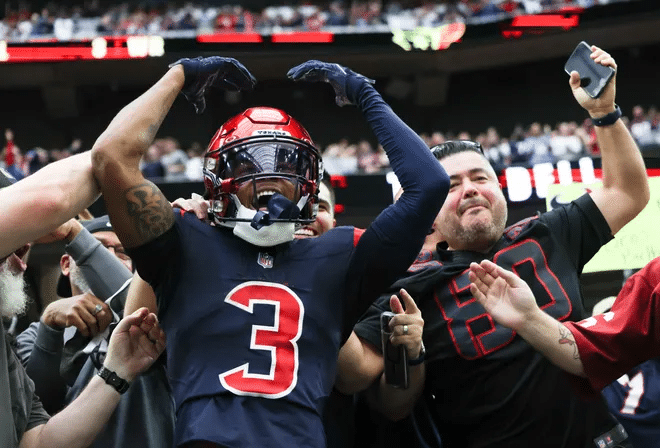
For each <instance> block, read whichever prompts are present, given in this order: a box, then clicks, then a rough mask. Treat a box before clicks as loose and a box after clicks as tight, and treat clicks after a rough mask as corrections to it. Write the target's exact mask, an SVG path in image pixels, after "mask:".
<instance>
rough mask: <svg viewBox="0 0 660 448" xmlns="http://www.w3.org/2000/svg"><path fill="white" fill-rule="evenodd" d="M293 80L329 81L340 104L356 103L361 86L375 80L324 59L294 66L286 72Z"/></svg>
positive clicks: (336, 100)
mask: <svg viewBox="0 0 660 448" xmlns="http://www.w3.org/2000/svg"><path fill="white" fill-rule="evenodd" d="M286 75H287V76H288V77H289V79H291V80H293V81H310V82H319V81H323V82H327V83H329V84H330V85H331V86H332V87H333V88H334V89H335V102H336V103H337V104H338V105H339V106H345V105H347V104H354V102H353V101H354V98H355V95H356V94H357V92H358V90H359V88H360V87H361V86H362V85H363V84H364V83H365V82H368V83H370V84H373V83H374V82H375V81H374V80H373V79H369V78H367V77H366V76H362V75H361V74H359V73H355V72H354V71H353V70H351V69H350V68H346V67H343V66H341V65H339V64H331V63H329V62H322V61H315V60H312V61H307V62H303V63H302V64H300V65H297V66H295V67H293V68H292V69H291V70H289V72H288V73H287V74H286Z"/></svg>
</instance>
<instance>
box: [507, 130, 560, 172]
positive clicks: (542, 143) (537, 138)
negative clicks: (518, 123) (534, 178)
mask: <svg viewBox="0 0 660 448" xmlns="http://www.w3.org/2000/svg"><path fill="white" fill-rule="evenodd" d="M549 143H550V139H549V137H548V136H547V135H545V134H544V133H543V128H542V127H541V123H539V122H535V123H532V125H531V126H530V127H529V130H528V132H527V135H526V136H525V138H524V140H523V141H521V142H519V143H518V145H517V148H518V154H517V158H516V159H515V160H514V161H513V162H514V163H517V164H523V165H526V166H531V165H536V164H538V163H546V162H550V163H552V162H554V158H553V157H552V154H551V153H550V144H549Z"/></svg>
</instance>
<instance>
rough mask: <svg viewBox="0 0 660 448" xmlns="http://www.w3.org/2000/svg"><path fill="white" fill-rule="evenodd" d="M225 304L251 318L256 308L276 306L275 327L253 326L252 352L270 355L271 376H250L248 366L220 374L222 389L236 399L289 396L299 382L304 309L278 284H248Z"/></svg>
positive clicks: (298, 299) (237, 289)
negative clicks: (239, 397)
mask: <svg viewBox="0 0 660 448" xmlns="http://www.w3.org/2000/svg"><path fill="white" fill-rule="evenodd" d="M225 302H227V303H229V304H231V305H234V306H236V307H238V308H240V309H242V310H244V311H246V312H248V313H250V314H252V312H253V311H252V309H253V306H254V305H255V304H267V305H273V306H274V310H275V319H274V320H275V321H274V324H273V326H267V325H253V326H252V336H251V340H250V349H252V350H268V351H270V352H271V364H270V372H269V373H267V374H261V373H250V364H249V363H245V364H243V365H241V366H238V367H236V368H234V369H231V370H228V371H226V372H224V373H221V374H220V375H219V376H220V383H221V384H222V386H223V387H224V388H225V389H227V390H228V391H231V392H233V393H235V394H237V395H250V396H255V397H264V398H281V397H284V396H285V395H288V394H289V393H290V392H291V391H292V390H293V388H294V387H296V383H297V381H298V364H299V361H298V345H297V344H296V341H297V340H298V338H299V337H300V334H301V332H302V322H303V315H304V307H303V303H302V301H301V300H300V298H299V297H298V296H297V295H296V293H294V292H293V291H292V290H290V289H289V288H287V287H286V286H284V285H280V284H278V283H267V282H246V283H242V284H240V285H238V286H237V287H236V288H234V289H233V290H231V292H230V293H229V294H227V297H226V298H225Z"/></svg>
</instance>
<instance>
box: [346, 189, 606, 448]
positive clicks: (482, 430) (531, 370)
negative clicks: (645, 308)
mask: <svg viewBox="0 0 660 448" xmlns="http://www.w3.org/2000/svg"><path fill="white" fill-rule="evenodd" d="M610 238H611V232H610V229H609V226H608V224H607V222H606V221H605V219H604V217H603V216H602V214H601V213H600V211H599V210H598V208H597V207H596V205H595V204H594V202H593V201H592V199H591V198H590V196H588V195H584V196H582V197H581V198H578V199H577V200H576V201H573V202H572V203H570V204H568V205H566V206H563V207H560V208H557V209H554V210H552V211H550V212H547V213H543V214H541V215H539V216H538V217H533V218H529V219H526V220H523V221H521V222H519V223H517V224H515V225H513V226H511V227H509V228H508V229H506V231H505V233H504V235H503V237H502V238H501V239H500V240H499V242H498V243H497V244H496V245H495V247H494V248H493V249H492V250H491V252H490V253H489V254H481V253H474V252H467V251H449V250H443V249H442V248H441V247H439V248H438V250H437V251H435V252H434V253H432V254H431V253H428V252H427V253H422V254H420V256H419V257H418V260H417V261H416V262H415V264H413V266H411V268H410V270H409V272H408V275H407V277H406V278H404V279H401V280H399V281H398V282H396V283H395V284H394V285H393V287H392V291H397V290H398V289H399V288H406V289H407V290H408V292H409V293H410V294H411V295H412V297H413V298H414V299H415V301H416V302H417V304H418V306H419V308H420V310H421V312H422V316H423V318H424V321H425V325H424V343H425V346H426V349H427V353H426V359H427V361H426V386H425V394H427V396H428V397H429V398H428V404H429V409H430V411H429V412H430V413H431V414H432V417H433V420H434V421H435V422H436V424H437V426H438V429H439V432H440V436H441V438H442V443H443V446H445V447H446V448H454V447H460V448H482V447H503V446H504V447H525V448H528V447H531V446H543V447H553V448H562V447H564V448H574V447H593V446H594V445H593V443H594V442H593V439H594V438H595V437H596V436H598V435H600V434H603V433H605V432H607V431H609V430H610V429H612V428H613V426H615V425H616V422H615V420H614V419H613V418H612V417H611V416H610V415H609V413H608V410H607V407H606V405H605V403H604V400H602V398H601V399H600V400H599V399H592V400H591V401H586V400H585V399H583V398H580V397H578V395H577V394H576V393H575V391H574V390H572V389H571V384H572V383H571V381H570V379H569V377H568V375H566V374H565V373H563V372H562V371H561V370H560V369H559V368H558V367H556V366H554V365H553V364H552V363H550V361H548V360H547V359H546V358H544V357H543V356H542V355H541V354H539V353H538V352H536V351H535V350H534V349H533V348H532V347H531V346H529V344H527V343H526V342H525V341H524V340H523V339H522V338H520V337H519V336H517V335H516V333H515V332H514V331H512V330H510V329H508V328H506V327H504V326H501V325H499V324H496V323H495V322H494V320H493V319H492V318H491V317H490V316H489V315H488V314H487V313H486V311H485V309H484V308H483V307H482V306H481V305H480V304H479V303H478V302H477V301H476V300H475V299H474V297H472V295H471V294H470V289H469V286H470V281H469V279H468V267H469V265H470V262H472V261H474V262H479V261H481V260H482V259H484V258H488V259H490V260H492V261H494V262H495V263H497V264H498V265H500V266H502V267H504V268H506V269H508V270H512V271H513V272H515V273H517V274H518V275H519V276H520V277H521V278H523V279H524V280H525V281H526V282H527V283H528V284H529V286H530V287H531V288H532V291H533V292H534V295H535V297H536V300H537V303H538V305H539V306H540V307H541V309H543V310H544V311H545V312H547V313H548V314H550V315H551V316H553V317H555V318H557V319H559V320H562V321H563V320H574V321H578V320H581V319H583V318H584V317H586V312H585V310H584V307H583V304H582V301H581V294H580V284H579V274H580V273H581V272H582V268H583V266H584V264H585V263H586V262H587V261H588V260H589V259H590V258H591V257H592V256H593V255H594V254H595V253H596V252H597V251H598V249H599V248H600V247H601V246H602V245H603V244H605V243H606V242H607V241H608V240H609V239H610ZM388 299H389V295H386V296H383V297H382V298H381V299H380V300H379V301H377V302H376V303H375V304H374V305H373V306H372V307H371V309H370V311H369V312H368V313H367V314H366V315H365V317H364V319H363V320H362V321H361V322H360V323H358V325H357V326H356V330H355V331H356V333H357V334H358V336H360V337H362V338H364V339H366V340H368V341H370V342H371V343H373V344H374V345H375V346H376V347H378V346H379V344H380V342H379V341H380V335H379V328H378V316H379V315H380V313H381V312H382V311H384V310H386V309H388ZM599 398H600V397H599ZM534 441H538V444H535V442H534Z"/></svg>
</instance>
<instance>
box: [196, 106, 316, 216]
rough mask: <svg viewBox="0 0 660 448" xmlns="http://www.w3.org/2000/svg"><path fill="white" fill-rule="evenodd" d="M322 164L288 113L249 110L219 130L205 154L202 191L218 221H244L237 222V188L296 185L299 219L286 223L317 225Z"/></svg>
mask: <svg viewBox="0 0 660 448" xmlns="http://www.w3.org/2000/svg"><path fill="white" fill-rule="evenodd" d="M321 164H322V162H321V157H320V155H319V152H318V150H317V149H316V148H315V147H314V144H313V143H312V139H311V137H310V136H309V134H308V133H307V131H306V130H305V128H303V127H302V125H301V124H300V123H299V122H298V121H297V120H295V119H294V118H293V117H291V116H290V115H289V114H287V113H286V112H284V111H282V110H279V109H274V108H271V107H253V108H250V109H247V110H246V111H244V112H243V113H241V114H239V115H236V116H235V117H233V118H230V119H229V120H227V122H225V124H223V125H222V126H221V127H220V129H218V132H216V134H215V135H214V136H213V139H211V143H210V144H209V147H208V149H207V151H206V154H205V155H204V186H205V189H206V196H207V199H208V200H209V201H210V202H211V211H212V212H213V214H214V216H215V218H216V219H217V220H218V221H220V222H223V221H244V220H243V219H240V218H236V213H237V207H236V204H235V202H234V198H235V197H236V196H235V193H236V192H237V190H238V188H239V186H241V185H242V184H244V183H245V182H253V183H254V182H255V181H257V180H258V179H264V178H268V179H272V178H283V179H287V180H288V181H290V182H291V183H293V185H294V186H296V190H297V197H296V198H294V202H296V201H298V202H299V203H298V205H299V208H300V216H299V217H298V218H297V219H286V220H284V221H289V222H290V221H294V222H300V223H310V222H313V221H314V219H315V218H316V210H317V207H318V205H317V200H316V197H317V192H318V185H319V183H320V181H321V177H322V175H323V169H322V166H321ZM255 188H256V187H255ZM302 198H306V200H305V201H301V199H302ZM236 200H237V199H236ZM301 202H302V203H301ZM254 205H256V204H254Z"/></svg>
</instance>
